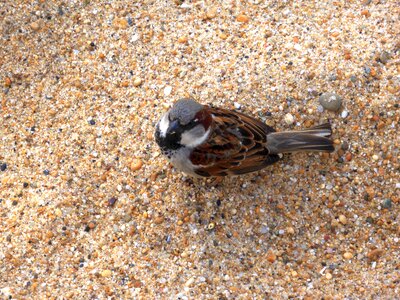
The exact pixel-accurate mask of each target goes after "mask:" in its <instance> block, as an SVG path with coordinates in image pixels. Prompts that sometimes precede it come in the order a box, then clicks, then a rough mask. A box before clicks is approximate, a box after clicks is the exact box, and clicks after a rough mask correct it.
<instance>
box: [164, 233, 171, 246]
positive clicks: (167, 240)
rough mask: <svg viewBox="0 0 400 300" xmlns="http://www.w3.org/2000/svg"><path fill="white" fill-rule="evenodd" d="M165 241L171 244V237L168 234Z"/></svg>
mask: <svg viewBox="0 0 400 300" xmlns="http://www.w3.org/2000/svg"><path fill="white" fill-rule="evenodd" d="M165 241H166V242H167V243H168V244H169V243H171V236H170V235H169V234H168V235H167V236H166V237H165Z"/></svg>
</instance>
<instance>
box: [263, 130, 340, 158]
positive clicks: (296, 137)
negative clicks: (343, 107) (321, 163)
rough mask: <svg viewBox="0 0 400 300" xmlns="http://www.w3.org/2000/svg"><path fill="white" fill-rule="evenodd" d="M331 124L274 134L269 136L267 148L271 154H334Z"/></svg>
mask: <svg viewBox="0 0 400 300" xmlns="http://www.w3.org/2000/svg"><path fill="white" fill-rule="evenodd" d="M331 134H332V128H331V125H330V124H329V123H325V124H321V125H318V126H315V127H312V128H308V129H305V130H299V131H284V132H273V133H270V134H268V136H267V148H268V150H269V151H270V153H271V154H278V153H288V152H297V151H321V152H332V151H334V150H335V148H334V147H333V141H332V140H331V139H329V138H328V136H330V135H331Z"/></svg>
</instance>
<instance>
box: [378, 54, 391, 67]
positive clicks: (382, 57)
mask: <svg viewBox="0 0 400 300" xmlns="http://www.w3.org/2000/svg"><path fill="white" fill-rule="evenodd" d="M389 60H390V53H389V52H387V51H382V52H381V54H380V55H379V61H380V62H381V63H383V64H384V65H386V63H387V62H388V61H389Z"/></svg>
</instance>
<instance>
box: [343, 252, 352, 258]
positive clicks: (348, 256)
mask: <svg viewBox="0 0 400 300" xmlns="http://www.w3.org/2000/svg"><path fill="white" fill-rule="evenodd" d="M343 257H344V258H345V259H352V258H353V253H351V252H345V253H344V254H343Z"/></svg>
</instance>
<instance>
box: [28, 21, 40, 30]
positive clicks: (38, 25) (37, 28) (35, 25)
mask: <svg viewBox="0 0 400 300" xmlns="http://www.w3.org/2000/svg"><path fill="white" fill-rule="evenodd" d="M30 26H31V28H32V29H33V30H34V31H38V30H39V29H40V23H39V22H32V23H31V24H30Z"/></svg>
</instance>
